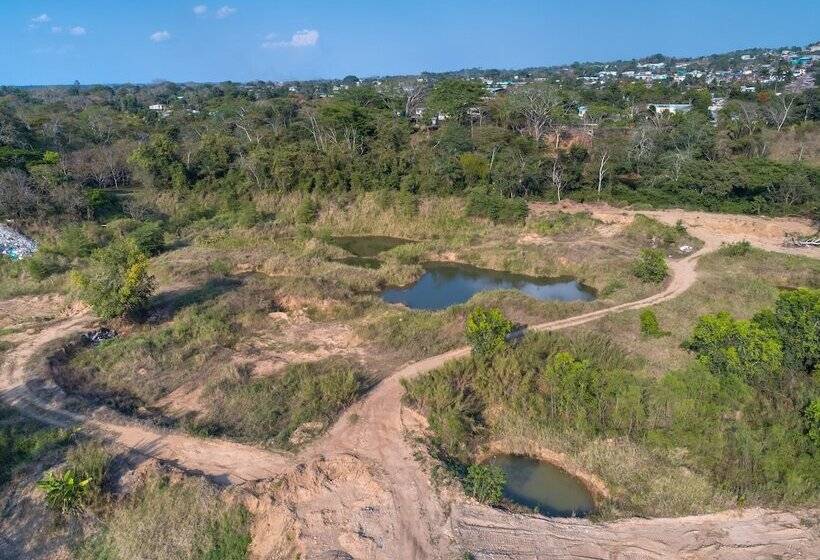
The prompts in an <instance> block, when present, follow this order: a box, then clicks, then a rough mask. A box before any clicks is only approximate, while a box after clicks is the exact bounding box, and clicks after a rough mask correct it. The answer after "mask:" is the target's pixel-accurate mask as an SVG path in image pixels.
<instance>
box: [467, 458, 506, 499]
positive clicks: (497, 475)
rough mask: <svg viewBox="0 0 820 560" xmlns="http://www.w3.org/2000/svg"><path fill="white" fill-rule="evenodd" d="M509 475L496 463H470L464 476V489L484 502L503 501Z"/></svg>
mask: <svg viewBox="0 0 820 560" xmlns="http://www.w3.org/2000/svg"><path fill="white" fill-rule="evenodd" d="M506 484H507V476H506V475H505V474H504V471H503V470H501V468H500V467H497V466H495V465H470V466H469V467H468V468H467V476H466V477H465V478H464V490H465V492H467V494H468V495H470V496H472V497H473V498H475V499H476V500H478V501H479V502H481V503H484V504H489V505H493V504H497V503H498V502H500V501H501V497H502V495H503V493H504V486H505V485H506Z"/></svg>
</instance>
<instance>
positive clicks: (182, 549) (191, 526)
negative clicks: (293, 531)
mask: <svg viewBox="0 0 820 560" xmlns="http://www.w3.org/2000/svg"><path fill="white" fill-rule="evenodd" d="M249 527H250V516H249V515H248V513H247V511H246V510H245V509H244V508H242V507H241V506H228V505H226V504H224V503H223V502H222V500H221V498H220V496H219V494H218V493H217V492H216V491H215V490H214V489H213V488H212V487H211V486H209V485H208V484H207V483H205V482H203V481H202V480H200V479H191V478H187V479H183V480H182V481H180V482H168V481H167V480H165V479H163V478H161V477H159V476H152V477H150V478H149V479H148V480H147V481H146V482H145V483H144V485H143V486H142V487H140V488H139V489H137V490H136V491H135V492H134V493H133V494H132V495H131V496H129V497H128V498H127V499H126V500H125V501H124V502H123V503H121V504H118V506H117V507H116V508H114V509H113V511H112V512H111V513H110V515H109V516H108V517H107V518H105V519H104V521H103V526H102V528H101V530H100V532H99V533H97V534H96V535H94V536H93V537H91V538H89V539H88V540H86V541H85V542H84V543H83V545H82V547H81V548H80V550H79V551H78V554H77V557H78V559H79V560H126V559H128V560H166V559H169V558H173V559H175V560H217V559H219V560H244V559H245V558H247V557H248V550H249V546H250V532H249V531H250V528H249Z"/></svg>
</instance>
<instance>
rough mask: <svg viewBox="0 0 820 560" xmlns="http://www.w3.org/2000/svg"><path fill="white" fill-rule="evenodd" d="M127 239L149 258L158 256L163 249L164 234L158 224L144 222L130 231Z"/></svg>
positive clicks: (160, 225)
mask: <svg viewBox="0 0 820 560" xmlns="http://www.w3.org/2000/svg"><path fill="white" fill-rule="evenodd" d="M128 237H130V238H131V239H133V240H134V244H135V245H136V246H137V248H138V249H139V250H140V251H142V252H143V253H145V254H146V255H148V256H149V257H151V256H154V255H158V254H159V253H161V252H162V250H163V249H164V248H165V233H164V232H163V229H162V224H160V223H159V222H145V223H144V224H142V225H140V226H138V227H136V228H135V229H134V230H132V231H131V232H130V233H129V234H128Z"/></svg>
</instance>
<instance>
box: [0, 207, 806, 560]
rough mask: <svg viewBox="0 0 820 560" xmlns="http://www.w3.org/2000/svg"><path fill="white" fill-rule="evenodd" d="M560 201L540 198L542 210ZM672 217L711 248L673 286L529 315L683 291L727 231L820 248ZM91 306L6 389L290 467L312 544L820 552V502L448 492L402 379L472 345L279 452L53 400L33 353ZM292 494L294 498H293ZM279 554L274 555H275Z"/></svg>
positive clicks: (742, 222) (158, 437) (112, 433)
mask: <svg viewBox="0 0 820 560" xmlns="http://www.w3.org/2000/svg"><path fill="white" fill-rule="evenodd" d="M554 208H555V207H546V206H544V205H535V211H536V212H542V211H548V210H552V209H554ZM561 208H562V209H564V210H569V211H581V210H586V211H591V212H592V214H593V216H594V217H596V218H598V219H601V220H602V221H604V222H605V223H607V222H608V223H609V224H610V226H612V225H614V226H616V227H617V226H619V225H620V224H626V223H628V221H629V220H630V219H631V218H630V216H631V215H634V214H635V213H636V212H627V211H622V210H618V209H612V208H609V207H599V206H581V205H563V206H562V207H561ZM642 213H644V214H647V215H649V216H651V217H653V218H656V219H658V220H660V221H662V222H664V223H667V224H674V223H676V222H677V221H678V220H682V222H683V223H684V224H685V225H686V226H687V227H688V228H689V230H690V231H691V232H692V233H693V234H694V235H696V236H698V237H699V238H701V239H702V240H703V241H704V242H705V246H704V248H703V249H701V250H700V251H699V252H697V253H695V254H693V255H690V256H689V257H686V258H683V259H680V260H678V261H674V262H672V264H671V272H672V278H671V280H670V281H669V283H668V285H667V286H666V287H665V288H664V290H663V291H661V292H659V293H657V294H654V295H652V296H650V297H647V298H644V299H640V300H637V301H633V302H629V303H623V304H620V305H617V306H614V307H610V308H606V309H600V310H596V311H592V312H589V313H585V314H582V315H578V316H575V317H570V318H567V319H562V320H559V321H553V322H549V323H544V324H540V325H535V326H532V327H530V328H532V329H533V330H557V329H563V328H568V327H572V326H577V325H581V324H584V323H588V322H590V321H595V320H597V319H599V318H600V317H603V316H605V315H608V314H610V313H616V312H619V311H623V310H627V309H637V308H641V307H647V306H651V305H654V304H657V303H660V302H663V301H667V300H669V299H672V298H675V297H677V296H678V295H680V294H681V293H683V292H684V291H685V290H687V289H688V288H689V287H690V286H691V285H692V284H693V283H694V282H695V281H696V279H697V274H696V266H697V261H698V259H699V257H700V256H701V255H702V254H704V253H706V252H709V251H712V250H714V249H716V248H718V247H719V246H720V244H721V243H722V242H735V241H739V240H742V239H746V240H748V241H750V242H751V243H752V244H753V245H756V246H759V247H761V248H764V249H768V250H775V251H784V252H798V253H799V254H803V255H808V256H813V257H814V258H817V250H816V249H790V248H784V247H782V245H781V242H782V236H783V234H784V233H785V232H787V231H804V232H807V231H808V230H809V229H810V226H809V225H808V223H805V222H802V221H798V220H767V219H764V218H754V217H741V216H726V215H719V214H707V213H703V212H684V211H678V210H670V211H652V212H642ZM93 323H94V320H93V318H92V317H89V316H87V315H79V316H75V317H72V318H69V319H66V320H61V321H57V322H54V323H51V324H49V325H48V326H46V327H45V328H44V329H42V330H41V331H40V332H39V333H37V334H35V335H31V336H28V337H26V338H24V339H21V340H19V344H18V345H17V346H16V348H14V349H13V350H12V351H11V352H9V353H8V354H7V355H6V357H5V362H4V364H3V369H2V374H0V395H2V398H3V400H4V401H6V402H8V403H9V404H11V405H13V406H16V407H17V408H19V409H20V410H21V411H23V412H25V413H26V414H28V415H30V416H32V417H35V418H37V419H40V420H42V421H45V422H47V423H50V424H54V425H61V426H69V425H83V426H84V427H85V428H87V429H91V430H94V431H98V432H100V433H101V434H103V435H106V436H107V437H109V438H111V439H113V440H115V441H116V442H117V443H119V444H121V445H123V446H125V447H127V448H129V449H133V450H134V451H135V452H136V453H139V454H141V455H145V456H149V457H153V458H156V459H159V460H161V461H166V462H169V463H173V464H174V465H177V466H178V467H180V468H181V469H183V470H185V471H187V472H190V473H195V474H202V475H206V476H209V477H210V478H212V479H215V480H217V481H221V482H223V483H230V484H237V483H249V482H257V483H258V484H252V485H250V484H249V485H247V486H248V491H249V492H255V491H259V488H260V484H264V482H261V481H266V480H269V479H277V480H278V482H279V483H278V484H277V485H276V489H275V490H270V491H271V492H273V495H274V502H275V504H276V508H277V511H278V512H279V514H280V515H281V516H283V518H282V520H281V521H277V522H276V523H273V526H275V527H277V530H282V531H288V532H292V533H293V534H294V536H295V538H296V540H297V543H298V546H297V547H298V549H299V550H300V552H302V553H303V555H304V556H305V557H307V558H320V557H323V555H324V554H326V553H328V552H329V551H333V550H339V551H344V552H346V553H347V554H349V555H351V556H353V557H355V558H385V559H388V558H390V559H393V558H419V559H421V558H450V557H452V556H453V555H454V554H455V553H457V552H458V551H462V550H468V551H471V552H472V553H473V554H474V555H475V556H476V557H477V558H482V559H483V558H486V559H489V558H511V559H512V558H522V559H523V558H646V559H655V558H658V559H659V558H732V559H733V558H749V557H755V558H775V557H788V558H811V557H813V556H812V555H813V554H815V553H816V550H817V547H818V546H820V532H819V531H818V528H819V527H820V519H818V512H817V511H816V510H809V511H803V512H797V513H785V512H775V511H769V510H760V509H754V510H747V511H737V512H734V511H733V512H724V513H720V514H715V515H707V516H696V517H685V518H675V519H653V520H644V519H628V520H623V521H618V522H613V523H605V524H593V523H590V522H588V521H583V520H555V519H547V518H544V517H541V516H537V515H511V514H507V513H504V512H500V511H498V510H494V509H492V508H488V507H484V506H480V505H478V504H476V503H473V502H470V501H467V500H465V499H464V498H463V497H462V496H448V495H439V494H437V493H436V491H435V490H434V489H433V488H432V486H431V482H430V479H429V476H428V475H427V473H426V472H425V471H424V469H423V468H421V466H420V464H419V462H418V461H417V460H416V454H417V452H418V451H419V450H418V446H417V445H415V444H414V442H413V439H412V434H413V433H415V432H417V431H418V430H421V429H423V423H422V422H421V420H420V419H419V418H418V417H417V415H415V414H414V413H413V412H412V411H409V410H407V409H405V408H403V407H402V406H401V396H402V389H401V385H400V379H402V378H405V377H413V376H416V375H419V374H422V373H425V372H427V371H430V370H432V369H435V368H437V367H439V366H441V365H442V364H444V363H446V362H447V361H449V360H452V359H455V358H458V357H462V356H465V355H467V354H468V353H469V349H467V348H459V349H456V350H453V351H450V352H446V353H444V354H440V355H438V356H433V357H431V358H427V359H424V360H421V361H417V362H414V363H411V364H408V365H406V366H405V367H403V368H401V369H400V370H399V371H397V372H395V373H394V374H392V375H390V376H389V377H387V378H386V379H384V380H383V381H382V382H381V383H380V384H379V385H378V386H376V387H375V388H374V389H373V390H372V391H371V392H370V393H369V394H368V395H367V396H366V397H365V398H364V399H362V400H361V401H360V402H358V403H356V404H355V405H353V406H352V407H350V408H349V409H348V410H347V411H346V412H345V413H344V414H343V415H342V416H341V417H340V418H339V420H338V421H337V422H336V424H335V425H334V426H333V427H332V428H331V429H330V430H329V432H328V433H327V434H326V435H325V436H324V437H323V438H321V439H319V440H317V441H315V442H314V443H313V444H311V445H309V446H308V447H307V448H305V449H304V450H303V451H302V452H301V453H299V454H298V455H286V454H274V453H270V452H266V451H261V450H259V449H255V448H253V447H249V446H243V445H238V444H235V443H231V442H227V441H223V440H203V439H198V438H194V437H190V436H186V435H183V434H176V433H165V432H158V431H155V430H151V429H148V428H145V427H143V426H140V425H136V424H134V423H131V422H125V421H124V422H112V421H107V420H103V419H102V418H101V417H98V415H92V416H91V417H85V416H81V415H78V414H74V413H71V412H68V411H66V410H64V408H63V407H62V406H61V405H62V398H61V396H60V395H59V391H57V390H56V389H53V390H52V393H53V395H54V398H53V399H51V400H50V401H48V402H47V401H46V400H44V399H43V398H41V396H39V393H38V394H35V393H34V391H32V388H31V382H32V381H33V373H34V372H33V370H32V368H31V361H32V360H33V359H34V358H35V357H36V356H38V354H39V353H40V352H41V351H42V349H43V348H44V347H45V346H46V345H48V344H49V343H52V342H53V341H54V340H57V339H60V338H63V337H65V336H68V335H70V334H72V333H76V332H78V331H79V330H82V329H86V328H88V327H89V325H91V324H93ZM283 506H284V507H283ZM270 557H273V556H270Z"/></svg>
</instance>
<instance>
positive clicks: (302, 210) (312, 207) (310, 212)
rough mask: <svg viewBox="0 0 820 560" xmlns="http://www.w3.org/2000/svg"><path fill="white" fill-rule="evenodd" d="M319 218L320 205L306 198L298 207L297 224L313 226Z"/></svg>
mask: <svg viewBox="0 0 820 560" xmlns="http://www.w3.org/2000/svg"><path fill="white" fill-rule="evenodd" d="M317 217H319V203H317V202H316V201H315V200H313V199H312V198H305V199H304V200H302V202H301V203H300V204H299V206H297V207H296V216H295V218H296V223H297V224H312V223H313V222H315V221H316V218H317Z"/></svg>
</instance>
